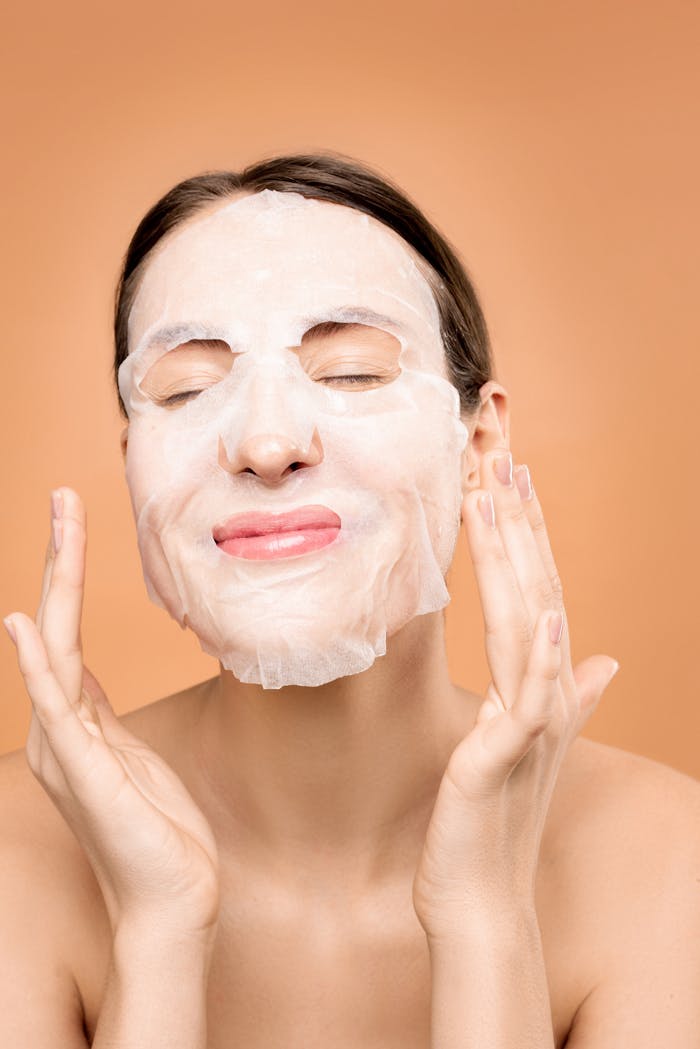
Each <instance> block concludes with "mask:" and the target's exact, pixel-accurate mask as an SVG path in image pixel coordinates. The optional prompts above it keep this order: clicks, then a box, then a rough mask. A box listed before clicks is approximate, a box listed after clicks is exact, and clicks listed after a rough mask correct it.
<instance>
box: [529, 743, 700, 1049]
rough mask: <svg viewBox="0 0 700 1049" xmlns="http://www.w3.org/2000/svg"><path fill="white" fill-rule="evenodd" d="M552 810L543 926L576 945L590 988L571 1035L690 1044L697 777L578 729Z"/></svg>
mask: <svg viewBox="0 0 700 1049" xmlns="http://www.w3.org/2000/svg"><path fill="white" fill-rule="evenodd" d="M550 812H551V818H550V820H549V825H548V827H547V828H546V831H545V838H544V839H543V849H542V856H543V857H544V860H543V871H542V877H541V878H540V885H539V889H538V892H539V894H540V895H539V899H540V900H541V901H542V908H541V909H542V913H543V916H544V920H543V927H544V930H545V935H549V936H550V939H551V940H552V942H555V941H557V938H558V937H561V938H562V939H563V937H564V936H565V938H566V942H567V943H568V944H570V945H573V944H576V945H577V956H576V967H577V979H578V980H579V984H578V986H579V988H580V989H581V991H582V993H581V994H580V997H579V1005H578V1009H577V1012H576V1019H575V1024H574V1027H573V1030H572V1032H571V1035H570V1039H569V1041H568V1042H567V1046H569V1047H576V1049H579V1047H580V1049H588V1047H589V1046H591V1047H592V1046H596V1047H597V1049H607V1047H608V1045H609V1046H610V1047H611V1049H612V1046H614V1045H619V1044H620V1043H621V1042H624V1043H625V1044H628V1043H629V1044H632V1042H633V1043H634V1044H635V1045H637V1046H638V1047H640V1049H646V1047H647V1046H649V1047H651V1046H656V1045H662V1044H676V1045H680V1044H687V1045H689V1044H691V1042H692V1038H694V1037H696V1035H697V1024H698V1021H699V1020H700V1016H698V1012H697V1001H698V991H699V987H698V972H699V971H700V783H698V781H697V780H695V779H693V778H692V777H690V776H687V775H685V774H684V773H682V772H679V771H678V770H676V769H674V768H671V767H670V766H668V765H664V764H662V763H660V762H657V761H653V760H651V759H650V758H646V757H643V756H641V755H638V754H633V753H629V752H627V751H624V750H620V749H618V748H616V747H611V746H608V745H606V744H602V743H595V742H593V741H591V740H587V739H583V738H579V739H577V740H576V741H575V742H574V744H572V746H571V748H570V750H569V754H568V755H567V757H566V759H565V761H564V763H563V765H562V769H561V772H560V779H559V781H558V783H557V789H556V790H555V794H554V797H553V799H552V806H551V810H550ZM539 910H540V906H539V903H538V912H539ZM562 930H565V933H562ZM579 945H580V946H581V949H580V953H579V950H578V948H579ZM560 964H561V966H562V967H564V966H566V965H567V964H568V962H567V959H566V957H562V958H561V959H560Z"/></svg>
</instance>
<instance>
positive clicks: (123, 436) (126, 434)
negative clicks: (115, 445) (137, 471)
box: [119, 423, 129, 461]
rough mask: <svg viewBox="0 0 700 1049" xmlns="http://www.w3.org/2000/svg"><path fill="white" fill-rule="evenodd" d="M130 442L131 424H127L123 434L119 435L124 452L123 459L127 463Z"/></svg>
mask: <svg viewBox="0 0 700 1049" xmlns="http://www.w3.org/2000/svg"><path fill="white" fill-rule="evenodd" d="M128 440H129V424H128V423H127V424H126V426H125V427H124V429H123V430H122V432H121V433H120V434H119V445H120V447H121V450H122V459H124V461H126V445H127V442H128Z"/></svg>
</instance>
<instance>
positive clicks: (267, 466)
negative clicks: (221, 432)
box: [218, 428, 323, 483]
mask: <svg viewBox="0 0 700 1049" xmlns="http://www.w3.org/2000/svg"><path fill="white" fill-rule="evenodd" d="M218 462H219V466H220V467H221V468H222V470H225V471H226V472H227V473H230V474H240V473H250V474H255V476H257V477H259V478H260V479H261V480H263V481H267V482H272V483H274V482H276V481H281V480H282V479H283V478H284V477H286V476H287V474H290V473H295V472H296V471H297V470H300V469H302V468H303V467H307V466H318V465H319V464H320V463H321V462H323V446H322V444H321V437H320V434H319V432H318V429H317V428H314V431H313V434H312V437H311V440H310V441H309V442H308V444H307V445H306V447H304V445H303V444H302V443H300V442H297V441H295V440H294V439H293V438H291V437H289V436H287V435H285V434H279V433H277V434H276V433H261V434H254V435H252V436H249V437H248V438H247V439H246V440H244V441H242V442H241V443H240V444H239V445H238V446H237V447H235V448H234V449H233V455H230V454H229V452H228V450H227V448H226V444H225V442H224V440H223V438H222V437H219V451H218Z"/></svg>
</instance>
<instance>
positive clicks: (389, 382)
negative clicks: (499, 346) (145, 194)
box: [119, 190, 468, 688]
mask: <svg viewBox="0 0 700 1049" xmlns="http://www.w3.org/2000/svg"><path fill="white" fill-rule="evenodd" d="M421 264H422V260H420V257H419V256H418V255H417V254H416V253H415V252H413V249H412V248H410V246H409V245H407V244H406V243H405V242H404V241H403V240H402V238H401V237H399V236H398V235H397V234H395V233H394V232H393V231H392V230H390V229H388V227H385V226H384V225H383V224H382V223H380V222H378V221H377V220H375V219H373V218H371V217H370V216H367V215H365V214H362V213H360V212H358V211H356V210H354V209H352V208H347V207H343V206H340V205H337V204H332V203H329V202H325V201H318V200H312V199H308V198H305V197H303V196H301V195H299V194H296V193H284V192H275V191H270V190H264V191H262V192H260V193H256V194H253V195H248V196H243V197H239V198H236V199H234V200H232V201H229V202H226V203H224V204H222V205H220V206H218V207H216V208H215V209H214V210H210V211H208V212H206V213H204V214H200V215H198V216H196V217H195V218H194V219H191V220H189V221H188V223H187V224H185V225H183V226H180V227H178V228H177V229H176V230H174V231H173V232H172V233H171V234H169V235H168V236H167V237H166V238H164V239H163V240H162V241H161V242H160V243H159V245H158V246H157V248H156V249H155V251H154V253H153V256H152V257H151V258H150V259H149V261H148V262H147V263H146V267H145V273H144V276H143V278H142V281H141V283H140V286H139V288H138V291H137V294H136V297H135V300H134V303H133V306H132V309H131V313H130V316H129V329H128V331H129V347H130V353H129V356H128V357H127V358H126V360H125V361H124V362H123V363H122V365H121V367H120V369H119V389H120V392H121V396H122V399H123V401H124V404H125V405H126V409H127V412H128V416H129V431H128V433H129V439H128V447H127V457H126V476H127V482H128V485H129V491H130V494H131V500H132V505H133V509H134V514H135V518H136V525H137V536H138V543H139V550H140V554H141V559H142V563H143V570H144V577H145V580H146V586H147V589H148V594H149V596H150V597H151V599H152V600H153V601H155V602H156V604H158V605H161V606H162V607H164V608H165V609H167V611H168V612H169V613H170V615H171V616H173V617H174V618H175V619H176V620H177V621H178V622H179V623H180V625H181V626H183V627H186V626H189V627H190V628H191V629H192V630H193V631H194V632H195V634H196V635H197V637H198V638H199V641H200V644H201V647H202V649H203V650H204V651H205V652H207V653H209V654H211V655H213V656H215V657H217V658H218V659H219V660H220V661H221V664H222V666H223V667H224V668H226V669H227V670H230V671H231V672H232V673H233V674H234V675H235V676H236V677H237V678H238V679H239V680H241V681H244V682H252V683H257V684H260V685H262V686H263V687H264V688H280V687H282V686H284V685H307V686H309V685H311V686H313V685H321V684H324V683H326V682H328V681H332V680H334V679H336V678H339V677H343V676H346V675H348V674H357V673H360V672H361V671H363V670H366V669H367V668H368V667H369V666H371V665H372V663H373V662H374V660H375V659H376V658H377V657H378V656H382V655H384V654H385V652H386V641H387V637H390V636H391V635H392V634H393V633H395V632H396V631H397V630H399V629H400V628H401V627H402V626H404V625H405V624H406V623H407V622H408V621H409V620H411V619H412V618H413V617H414V616H417V615H422V614H425V613H428V612H435V611H438V610H439V609H442V608H444V607H445V605H446V604H447V603H448V602H449V594H448V591H447V588H446V586H445V582H444V573H445V572H446V571H447V568H448V567H449V565H450V563H451V560H452V557H453V554H454V547H455V543H456V539H457V534H458V531H459V519H460V507H461V498H462V492H461V483H460V477H461V457H462V452H463V449H464V448H465V446H466V443H467V440H468V431H467V429H466V427H465V426H464V424H463V423H462V421H461V420H460V415H459V397H458V394H457V391H456V389H455V388H454V386H453V385H452V384H451V383H450V382H449V380H448V378H447V372H446V364H445V357H444V349H443V346H442V342H441V338H440V330H439V316H438V312H437V306H436V304H435V300H434V297H433V293H432V290H431V288H430V286H429V284H428V282H427V279H426V276H425V275H424V273H425V270H423V271H422V270H421ZM329 321H335V322H337V325H338V326H337V330H336V331H333V332H328V331H327V330H324V329H320V328H318V327H315V326H316V325H318V324H321V323H322V322H329ZM352 321H355V324H354V325H353V324H351V323H350V322H352ZM357 322H359V324H358V323H357ZM341 324H342V325H343V326H342V327H341V326H340V325H341ZM360 325H361V326H360ZM314 329H315V330H314ZM206 340H208V341H206ZM211 340H218V341H211ZM348 375H363V376H366V375H375V376H378V377H379V379H378V380H377V381H376V382H372V383H370V384H367V383H366V380H362V381H352V380H348V379H347V378H346V379H343V378H342V377H343V376H348ZM177 394H183V395H185V396H181V397H179V398H178V397H177V396H176V395H177ZM168 396H169V397H171V398H173V397H174V398H175V399H174V400H171V401H170V402H169V403H168V404H166V403H164V399H165V398H166V397H168ZM295 464H296V465H295ZM319 504H320V505H322V506H324V507H327V508H329V509H330V510H331V511H334V512H335V513H336V514H337V515H338V516H339V518H340V523H341V527H340V530H339V531H338V532H337V534H336V537H335V538H334V539H333V541H332V542H330V543H329V544H328V545H325V546H323V547H322V548H320V549H308V548H307V547H305V548H304V550H303V552H301V553H295V552H294V550H295V545H294V544H295V543H296V542H298V541H301V540H300V537H299V534H298V533H288V534H287V540H286V541H287V542H289V544H290V545H289V546H288V549H289V550H290V551H291V555H290V556H283V557H276V558H274V559H266V560H256V559H251V557H250V556H240V555H239V554H232V553H230V552H226V550H225V549H224V547H223V546H222V545H219V544H218V543H217V542H216V540H215V538H214V534H213V530H214V528H215V526H217V525H220V524H221V523H222V522H225V521H226V520H227V519H228V518H230V517H232V516H233V515H235V514H239V513H243V512H248V511H260V512H263V513H273V514H277V513H284V512H287V511H292V510H296V509H298V508H300V507H305V506H308V505H312V506H318V505H319ZM331 534H335V533H331ZM278 538H279V540H280V545H281V544H282V543H283V542H285V540H284V535H278ZM249 545H250V544H249Z"/></svg>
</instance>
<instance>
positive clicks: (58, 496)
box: [51, 489, 63, 520]
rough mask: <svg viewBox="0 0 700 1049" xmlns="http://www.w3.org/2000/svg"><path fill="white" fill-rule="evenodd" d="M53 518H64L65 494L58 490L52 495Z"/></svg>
mask: <svg viewBox="0 0 700 1049" xmlns="http://www.w3.org/2000/svg"><path fill="white" fill-rule="evenodd" d="M51 516H52V517H54V518H56V520H60V519H61V517H63V493H62V492H59V490H58V489H56V490H55V491H53V492H52V493H51Z"/></svg>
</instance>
